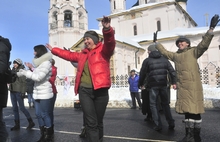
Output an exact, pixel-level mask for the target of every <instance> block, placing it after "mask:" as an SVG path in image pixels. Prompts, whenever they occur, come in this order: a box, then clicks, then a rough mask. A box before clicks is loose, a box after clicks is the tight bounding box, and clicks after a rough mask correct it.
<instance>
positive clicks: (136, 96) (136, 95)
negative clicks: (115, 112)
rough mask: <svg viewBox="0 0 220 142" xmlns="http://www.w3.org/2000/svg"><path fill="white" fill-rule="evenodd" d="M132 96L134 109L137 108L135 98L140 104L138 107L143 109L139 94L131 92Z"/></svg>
mask: <svg viewBox="0 0 220 142" xmlns="http://www.w3.org/2000/svg"><path fill="white" fill-rule="evenodd" d="M130 94H131V99H132V105H133V107H135V108H136V106H137V105H136V100H135V98H136V99H137V102H138V105H139V107H140V108H141V107H142V104H141V99H140V97H139V92H130Z"/></svg>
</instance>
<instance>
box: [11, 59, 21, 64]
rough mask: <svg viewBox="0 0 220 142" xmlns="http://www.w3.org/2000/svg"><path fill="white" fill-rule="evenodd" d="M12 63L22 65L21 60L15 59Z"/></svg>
mask: <svg viewBox="0 0 220 142" xmlns="http://www.w3.org/2000/svg"><path fill="white" fill-rule="evenodd" d="M14 63H17V64H18V65H22V64H23V62H22V60H21V59H19V58H18V59H15V60H14V61H13V64H14Z"/></svg>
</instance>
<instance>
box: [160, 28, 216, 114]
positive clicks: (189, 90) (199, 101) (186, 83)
mask: <svg viewBox="0 0 220 142" xmlns="http://www.w3.org/2000/svg"><path fill="white" fill-rule="evenodd" d="M212 38H213V32H207V33H206V34H205V35H204V36H203V39H202V41H201V42H200V43H199V44H198V45H197V46H196V47H188V48H186V49H184V50H178V51H177V52H176V53H174V52H169V51H167V50H166V49H165V48H164V47H163V46H162V45H161V44H160V43H158V44H156V48H157V49H158V50H159V51H160V52H161V53H162V54H163V55H164V56H165V57H167V58H168V59H169V60H171V61H173V62H174V63H175V69H176V73H177V100H176V105H175V106H176V112H177V113H191V114H200V113H204V104H203V99H204V98H203V88H202V83H201V78H200V72H199V65H198V63H197V59H198V58H199V57H200V56H201V55H202V54H203V53H204V52H205V51H206V50H207V49H208V47H209V45H210V43H211V40H212Z"/></svg>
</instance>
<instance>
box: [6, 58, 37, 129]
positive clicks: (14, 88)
mask: <svg viewBox="0 0 220 142" xmlns="http://www.w3.org/2000/svg"><path fill="white" fill-rule="evenodd" d="M24 68H25V67H24V65H23V62H22V60H21V59H19V58H17V59H15V60H14V61H13V68H12V71H14V72H19V70H20V69H24ZM9 91H10V97H11V103H12V108H13V113H14V121H15V126H14V127H12V128H11V131H15V130H19V129H20V117H19V110H18V108H20V110H21V111H22V112H23V113H24V115H25V116H26V118H27V120H28V123H29V124H28V126H27V128H26V129H27V130H30V129H31V128H33V127H34V126H35V123H34V122H33V119H32V117H31V115H30V113H29V112H28V111H27V109H26V108H25V106H24V96H25V93H26V77H25V76H23V77H17V78H16V81H15V82H13V83H11V84H9Z"/></svg>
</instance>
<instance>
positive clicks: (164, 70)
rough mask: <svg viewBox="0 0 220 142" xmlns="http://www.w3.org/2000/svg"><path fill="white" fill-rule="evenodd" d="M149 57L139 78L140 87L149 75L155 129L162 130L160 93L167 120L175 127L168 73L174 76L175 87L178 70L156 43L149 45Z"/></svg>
mask: <svg viewBox="0 0 220 142" xmlns="http://www.w3.org/2000/svg"><path fill="white" fill-rule="evenodd" d="M148 53H149V57H148V58H147V59H145V60H144V62H143V64H142V68H141V74H140V79H139V87H140V88H141V87H142V86H143V82H144V79H145V78H146V76H147V82H148V86H149V88H150V89H149V97H150V98H149V99H150V109H151V112H152V117H153V121H154V123H155V125H156V126H155V127H154V130H156V131H160V130H161V129H162V123H161V120H160V115H159V112H158V109H157V99H158V96H159V95H160V98H161V103H162V107H163V110H164V114H165V117H166V120H167V122H168V124H169V129H174V127H175V124H174V119H173V117H172V114H171V112H170V105H169V103H170V100H169V97H168V94H167V83H168V78H167V74H168V73H169V74H170V75H171V78H172V81H173V82H172V84H173V87H174V88H175V84H176V82H175V81H176V72H175V70H174V69H173V67H172V65H171V64H170V62H169V61H168V59H166V58H164V57H163V56H162V55H161V54H160V52H159V51H157V49H156V48H155V45H150V46H149V47H148Z"/></svg>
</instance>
